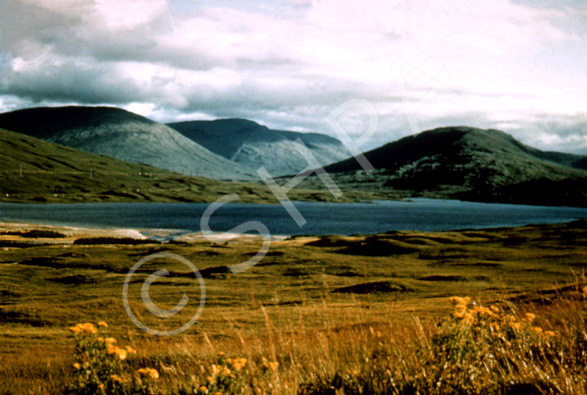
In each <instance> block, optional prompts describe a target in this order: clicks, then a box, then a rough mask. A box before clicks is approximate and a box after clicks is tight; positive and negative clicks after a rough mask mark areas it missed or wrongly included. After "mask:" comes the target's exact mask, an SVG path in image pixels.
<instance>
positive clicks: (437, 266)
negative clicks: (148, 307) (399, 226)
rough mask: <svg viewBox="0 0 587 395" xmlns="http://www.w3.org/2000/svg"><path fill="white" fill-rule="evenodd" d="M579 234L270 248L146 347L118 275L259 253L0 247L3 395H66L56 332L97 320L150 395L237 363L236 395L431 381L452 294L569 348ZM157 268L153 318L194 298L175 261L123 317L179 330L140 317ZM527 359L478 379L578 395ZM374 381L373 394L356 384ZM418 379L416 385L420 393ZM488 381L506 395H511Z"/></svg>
mask: <svg viewBox="0 0 587 395" xmlns="http://www.w3.org/2000/svg"><path fill="white" fill-rule="evenodd" d="M586 228H587V226H586V224H585V222H575V223H571V224H564V225H550V226H529V227H523V228H516V229H495V230H486V231H462V232H439V233H421V232H393V233H390V234H385V235H380V236H369V237H359V236H357V237H345V238H341V239H340V240H338V239H336V240H335V239H333V238H326V237H324V238H310V237H308V238H294V239H291V240H285V241H279V242H274V243H273V245H272V249H271V254H270V255H269V256H267V257H265V259H264V260H263V261H262V262H261V263H260V264H259V265H257V266H255V267H254V268H252V269H250V270H248V271H246V272H244V273H241V274H238V275H232V274H219V275H213V276H210V277H208V278H206V279H205V281H206V289H207V304H206V308H205V310H204V313H203V314H202V316H201V318H200V320H199V321H198V322H197V324H196V325H194V326H193V327H192V328H191V329H190V330H188V331H186V332H185V333H183V334H181V335H177V336H173V337H168V338H160V337H153V336H150V335H147V334H145V333H143V332H141V331H140V330H138V329H137V328H136V327H135V326H134V325H133V324H132V323H131V322H130V321H129V319H128V318H127V316H126V314H125V312H124V308H123V304H122V300H121V297H120V295H121V289H122V283H123V281H124V277H125V275H126V273H127V272H128V270H129V268H130V267H131V266H132V265H134V263H135V262H136V261H138V260H139V259H141V258H142V257H144V256H147V255H149V254H151V253H154V252H162V251H164V252H172V253H177V254H181V255H183V256H185V257H186V258H188V259H190V261H192V262H193V263H194V264H195V265H196V266H197V267H198V268H199V269H200V270H204V269H206V268H210V267H217V266H223V265H231V264H236V263H239V262H242V261H244V260H246V259H247V258H248V257H249V256H250V255H248V254H250V253H254V252H255V251H256V249H257V248H258V245H257V244H255V242H251V241H243V240H235V241H231V242H229V243H228V244H227V245H222V246H217V245H211V244H210V243H192V244H185V245H155V244H153V245H140V246H104V245H97V246H81V245H70V244H67V243H68V242H71V240H68V239H66V240H62V241H57V242H56V243H57V244H54V245H41V246H34V247H30V248H9V247H4V249H3V250H2V255H1V259H0V261H1V262H2V263H1V264H0V303H1V305H0V317H1V320H0V336H1V337H2V343H1V344H0V366H1V367H2V368H1V369H0V394H2V393H10V394H29V393H30V394H57V393H63V391H64V390H65V389H66V387H67V386H68V385H70V384H71V383H73V381H74V377H75V369H74V368H73V367H72V365H73V363H74V362H75V359H74V347H75V344H76V341H75V339H74V338H73V337H72V336H71V335H68V332H69V331H68V330H67V328H68V327H71V326H73V325H75V324H76V323H80V322H94V323H97V322H98V321H106V322H108V324H109V327H108V328H107V331H108V332H107V333H108V336H112V337H116V338H117V339H118V341H119V342H120V344H123V345H129V346H131V347H133V348H134V349H136V350H137V351H138V353H137V355H132V356H129V357H128V359H127V360H125V364H127V365H128V369H130V371H132V372H134V373H136V370H137V369H141V368H154V369H157V371H158V372H159V374H160V375H161V377H160V378H159V379H158V380H157V383H156V384H157V386H159V387H160V391H162V393H180V392H178V391H180V389H179V388H180V387H185V388H188V387H190V386H191V385H192V384H194V383H196V382H197V384H202V383H203V382H200V381H201V380H205V379H206V377H205V376H204V375H205V374H207V369H210V366H211V365H212V364H217V363H218V361H219V358H220V356H219V353H220V352H224V353H226V355H227V357H229V358H246V359H247V361H248V363H247V369H248V370H247V375H246V379H245V378H243V380H244V381H243V383H242V385H241V387H239V388H240V389H239V391H243V392H244V393H269V392H272V393H286V394H294V393H300V392H301V393H329V392H328V388H330V387H332V386H335V387H336V386H342V387H340V388H343V387H344V388H345V391H346V392H347V393H349V392H353V391H355V390H357V388H362V390H364V391H367V392H368V391H376V392H378V393H393V392H392V390H391V389H390V388H391V387H385V386H384V383H386V381H385V377H388V376H389V373H386V372H387V371H388V370H389V371H391V372H392V373H393V374H394V375H395V374H400V375H404V376H405V377H404V378H403V379H402V378H401V377H395V376H394V380H395V382H397V383H400V382H403V383H413V382H415V381H414V380H415V378H417V374H416V373H417V372H416V371H417V368H418V366H420V368H421V369H424V371H426V372H428V373H429V374H436V375H438V374H441V373H442V372H440V373H439V371H438V370H437V369H436V368H438V366H433V365H434V364H433V363H431V362H430V361H429V360H427V359H426V358H424V357H425V356H426V355H427V356H428V357H429V356H430V355H432V354H431V353H432V352H433V351H431V350H432V348H431V347H432V340H431V339H433V336H434V335H438V334H439V332H438V330H439V329H438V328H437V326H436V325H437V324H438V323H439V322H441V321H442V320H443V319H444V318H445V317H448V316H450V313H451V306H450V304H449V303H448V299H449V297H451V296H455V295H468V296H471V297H472V298H473V300H474V301H476V302H477V303H484V304H485V305H490V304H491V303H494V302H495V301H501V302H499V303H500V307H504V306H507V305H509V304H515V305H516V306H518V307H517V309H518V310H520V309H522V310H520V311H519V312H518V313H517V314H518V315H519V316H520V317H523V314H525V312H526V310H528V311H532V312H535V313H537V315H538V317H539V318H538V321H537V322H536V325H538V326H540V327H541V328H544V330H550V329H552V330H554V331H557V332H559V333H561V334H564V336H561V339H563V338H564V339H566V338H568V339H571V338H573V337H572V336H575V335H576V334H577V328H579V325H580V322H578V319H577V317H580V314H578V312H580V311H582V309H583V308H584V305H583V299H581V295H580V293H579V292H577V290H576V289H575V288H573V287H570V288H564V285H565V284H567V283H568V282H569V280H570V279H571V280H572V279H573V273H575V274H576V273H580V272H581V271H582V270H583V268H584V266H585V265H586V263H585V262H586V261H585V257H586V254H585V249H584V246H585V242H586V241H587V231H586ZM3 237H4V236H2V235H0V241H1V240H2V239H3ZM316 241H318V243H316ZM60 243H61V244H60ZM308 243H310V245H308ZM398 245H399V246H401V247H402V249H398ZM373 246H376V248H373ZM405 247H410V248H405ZM374 252H375V253H374ZM15 263H16V264H15ZM161 267H166V268H167V269H168V270H169V271H170V272H172V273H175V274H176V275H177V276H174V277H171V278H167V279H162V280H160V281H158V282H157V283H156V285H154V286H153V287H152V288H151V297H152V298H153V300H154V301H155V302H156V303H157V304H158V306H160V307H161V308H170V307H172V306H174V305H175V304H176V303H177V301H178V299H179V297H180V296H181V294H182V293H184V292H185V293H186V294H188V295H189V296H190V297H197V296H198V294H199V288H198V287H197V285H196V284H197V282H196V281H195V280H194V279H193V278H192V277H193V276H188V275H187V274H186V269H185V268H182V267H181V266H180V265H178V264H177V262H175V263H174V262H163V261H162V262H160V265H155V264H154V265H153V267H152V268H145V270H144V271H142V272H140V273H138V274H139V276H138V277H137V282H136V283H135V282H133V283H132V284H131V291H133V292H135V294H134V295H135V298H134V300H133V301H132V302H131V305H132V306H133V307H134V308H135V309H136V310H137V311H138V312H139V313H140V314H139V316H140V318H141V319H143V320H144V321H145V322H146V323H147V324H148V325H149V326H152V327H154V328H160V329H166V328H169V327H174V325H175V327H177V326H179V325H181V323H182V322H184V321H182V320H185V319H186V317H189V316H190V315H191V314H193V313H194V312H195V310H196V306H193V305H190V306H189V307H187V308H186V309H184V310H183V311H182V312H181V313H179V314H177V315H176V316H173V317H172V318H169V319H166V320H160V319H157V318H155V317H153V316H150V315H148V314H146V313H145V312H144V311H143V312H142V313H141V311H140V307H141V304H140V303H139V300H140V299H139V300H137V298H136V295H137V290H138V289H139V288H140V284H141V282H142V280H144V279H145V278H146V277H147V276H148V275H149V274H150V273H151V272H152V270H150V269H153V270H155V269H159V268H161ZM374 283H375V284H379V286H374V285H373V284H374ZM381 284H392V285H395V286H397V287H399V288H381V286H380V285H381ZM357 285H360V287H359V288H354V290H355V291H357V289H358V290H359V292H364V293H339V292H332V291H334V290H337V289H340V288H344V287H348V286H357ZM386 289H387V290H388V291H386ZM378 290H379V291H381V290H383V292H379V293H376V291H378ZM557 290H558V291H557ZM507 301H510V302H507ZM520 306H522V307H520ZM470 308H472V307H470ZM451 319H452V318H451ZM448 333H450V331H449V332H448ZM567 335H568V336H567ZM565 336H566V337H565ZM528 344H530V343H528ZM560 346H561V347H570V344H569V343H568V342H567V343H565V344H562V345H560ZM563 349H564V348H563ZM376 355H383V356H385V357H384V358H383V359H381V358H379V357H377V358H379V359H377V358H375V356H376ZM437 356H438V355H437ZM374 358H375V359H377V361H378V362H377V363H375V362H373V361H374V360H375V359H374ZM422 358H424V359H422ZM520 360H521V361H525V362H528V361H532V359H520ZM264 361H266V362H272V361H276V362H279V369H278V371H277V373H276V375H277V376H273V375H269V376H267V375H266V372H264V368H263V363H264ZM461 362H462V361H461ZM534 362H535V366H531V364H528V367H526V368H524V369H522V368H519V367H518V368H516V369H517V370H515V371H506V370H503V371H502V370H494V372H493V373H492V374H494V375H489V376H487V378H488V379H489V380H490V382H491V380H493V381H495V380H497V376H495V372H506V373H507V374H506V377H510V381H512V380H513V381H516V380H518V381H519V382H520V383H521V382H529V383H533V384H537V383H538V382H539V380H538V378H537V377H538V376H539V375H542V374H546V373H548V374H549V375H550V376H549V377H551V378H552V380H551V382H550V384H548V385H551V384H552V385H558V386H561V385H562V384H560V383H564V382H565V380H567V381H568V383H567V384H565V385H566V387H564V390H565V391H564V392H565V393H585V387H581V383H580V380H579V381H577V380H576V379H575V377H574V374H575V373H573V372H574V371H572V372H571V369H566V368H565V369H566V370H565V369H558V370H557V371H554V370H552V369H555V367H556V366H555V365H553V364H548V365H545V364H544V363H542V362H539V361H538V362H537V361H534ZM426 363H427V364H426ZM541 363H542V364H541ZM547 368H548V369H551V371H548V372H546V371H545V370H544V369H547ZM202 369H204V371H202ZM435 369H436V370H435ZM265 370H266V369H265ZM355 371H358V372H360V374H354V373H353V372H355ZM545 372H546V373H545ZM134 373H133V374H134ZM445 373H446V372H445ZM514 373H515V374H514ZM345 375H346V376H345ZM386 375H387V376H386ZM508 375H509V376H508ZM191 376H194V378H195V381H194V378H192V377H191ZM347 376H348V377H347ZM434 377H436V376H434ZM440 377H444V376H442V374H441V376H440ZM341 380H342V381H341ZM402 380H403V381H402ZM410 380H412V381H410ZM541 380H544V378H543V379H541ZM253 382H254V383H256V384H254V385H252V384H251V383H253ZM369 382H373V383H379V384H378V385H380V386H379V387H377V388H375V387H373V388H371V387H367V384H368V383H369ZM418 382H419V383H420V385H421V386H422V388H424V387H425V385H428V384H429V381H418ZM341 383H342V384H341ZM387 383H388V382H387ZM426 383H428V384H426ZM484 383H485V385H489V384H487V382H485V381H484ZM516 383H517V382H516ZM516 383H513V384H516ZM520 383H518V384H520ZM495 384H496V385H498V384H499V385H501V387H499V388H500V389H499V390H500V391H502V392H503V391H506V389H507V388H506V387H507V385H506V384H507V383H501V384H500V383H497V381H496V383H495ZM510 384H512V383H510ZM513 384H512V385H513ZM255 385H256V386H257V387H258V390H259V391H260V392H259V391H257V390H255V388H256V387H255ZM386 385H387V384H386ZM541 385H542V384H541ZM544 385H546V384H544ZM345 386H346V387H345ZM190 388H191V387H190ZM353 388H354V389H353ZM386 388H387V389H386ZM398 388H399V387H398ZM467 388H469V387H467ZM512 388H516V387H512ZM549 388H550V387H549ZM561 388H562V387H561ZM197 389H199V387H198V388H197ZM174 391H175V392H174ZM312 391H314V392H312ZM386 391H387V392H386ZM549 391H550V390H549ZM553 391H554V390H553ZM398 392H399V391H398ZM364 393H365V392H364ZM404 393H408V392H404ZM414 393H415V392H414ZM422 393H426V392H422ZM445 393H450V392H445ZM494 393H498V392H494ZM547 393H548V392H547Z"/></svg>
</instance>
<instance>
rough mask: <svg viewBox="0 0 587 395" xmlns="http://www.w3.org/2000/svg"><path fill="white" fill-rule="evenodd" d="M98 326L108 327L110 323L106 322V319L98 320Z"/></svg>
mask: <svg viewBox="0 0 587 395" xmlns="http://www.w3.org/2000/svg"><path fill="white" fill-rule="evenodd" d="M98 326H102V327H104V328H108V324H107V323H106V322H104V321H100V322H98Z"/></svg>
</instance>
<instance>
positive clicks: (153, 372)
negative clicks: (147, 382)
mask: <svg viewBox="0 0 587 395" xmlns="http://www.w3.org/2000/svg"><path fill="white" fill-rule="evenodd" d="M138 372H139V373H140V374H142V375H145V376H149V377H150V378H151V379H153V380H157V379H158V378H159V372H158V371H157V370H156V369H153V368H142V369H139V370H138Z"/></svg>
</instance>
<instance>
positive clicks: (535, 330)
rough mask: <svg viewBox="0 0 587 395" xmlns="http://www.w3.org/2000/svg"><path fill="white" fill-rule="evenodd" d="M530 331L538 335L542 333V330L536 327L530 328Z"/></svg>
mask: <svg viewBox="0 0 587 395" xmlns="http://www.w3.org/2000/svg"><path fill="white" fill-rule="evenodd" d="M532 330H533V331H534V332H536V333H538V334H540V333H542V328H539V327H537V326H535V327H534V328H532Z"/></svg>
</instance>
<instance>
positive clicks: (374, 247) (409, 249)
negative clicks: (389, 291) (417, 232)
mask: <svg viewBox="0 0 587 395" xmlns="http://www.w3.org/2000/svg"><path fill="white" fill-rule="evenodd" d="M338 252H340V253H342V254H348V255H362V256H391V255H410V254H419V253H420V248H418V247H415V246H413V245H411V244H408V243H405V242H403V241H398V240H394V239H388V238H381V237H378V236H373V237H368V238H366V239H365V241H364V242H357V243H354V245H351V246H349V247H347V248H343V249H341V250H339V251H338Z"/></svg>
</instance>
